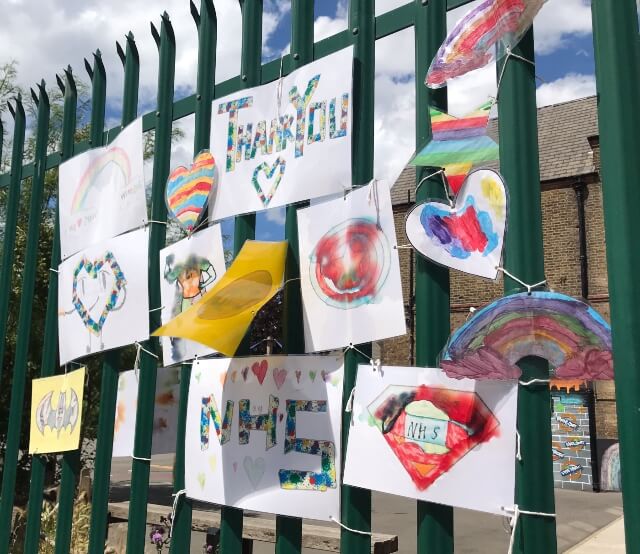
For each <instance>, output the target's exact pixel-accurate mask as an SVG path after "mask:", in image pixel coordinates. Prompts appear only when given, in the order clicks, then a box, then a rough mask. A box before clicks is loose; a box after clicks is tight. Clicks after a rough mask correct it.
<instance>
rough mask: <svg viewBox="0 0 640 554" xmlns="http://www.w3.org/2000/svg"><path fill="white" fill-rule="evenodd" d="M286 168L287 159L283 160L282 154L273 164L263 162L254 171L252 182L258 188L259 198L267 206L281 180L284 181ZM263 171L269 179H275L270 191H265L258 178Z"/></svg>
mask: <svg viewBox="0 0 640 554" xmlns="http://www.w3.org/2000/svg"><path fill="white" fill-rule="evenodd" d="M286 168H287V162H286V160H283V159H282V158H281V157H280V156H278V157H277V158H276V160H275V161H274V162H273V165H271V166H270V165H269V164H268V163H267V162H263V163H261V164H260V165H259V166H258V167H256V168H255V170H254V171H253V178H252V179H251V183H252V184H253V188H254V189H256V192H257V193H258V198H260V201H261V202H262V205H263V206H264V207H265V208H266V207H267V206H268V205H269V203H270V202H271V200H272V198H273V196H274V195H275V193H276V190H278V186H279V185H280V181H282V177H283V176H284V170H285V169H286ZM276 171H277V174H276ZM261 172H262V173H263V174H264V176H265V177H266V178H267V180H268V181H271V180H272V179H274V181H273V184H272V185H271V188H270V189H269V191H268V192H265V189H264V188H262V185H260V182H259V180H258V177H259V176H260V173H261Z"/></svg>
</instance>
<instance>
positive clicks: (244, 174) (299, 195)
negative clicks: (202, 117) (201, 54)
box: [209, 47, 353, 220]
mask: <svg viewBox="0 0 640 554" xmlns="http://www.w3.org/2000/svg"><path fill="white" fill-rule="evenodd" d="M352 59H353V49H352V47H349V48H345V49H343V50H341V51H340V52H337V53H335V54H331V55H330V56H326V57H324V58H322V59H320V60H318V61H316V62H313V63H310V64H308V65H305V66H304V67H302V68H300V69H298V70H296V71H293V72H292V73H290V74H289V75H287V76H285V77H283V78H282V79H281V80H280V79H279V80H276V81H274V82H272V83H269V84H266V85H262V86H259V87H255V88H250V89H246V90H243V91H241V92H238V93H235V94H232V95H229V96H226V97H224V98H220V99H218V100H216V101H215V102H214V105H213V116H212V132H211V152H212V153H213V155H214V157H215V159H216V163H217V164H218V167H219V182H218V191H217V193H216V197H215V201H214V206H213V208H212V209H210V211H209V214H210V217H211V219H212V220H220V219H223V218H225V217H229V216H232V215H237V214H243V213H248V212H257V211H260V210H265V209H267V208H275V207H277V206H284V205H286V204H288V203H293V202H298V201H300V200H306V199H309V198H315V197H319V196H326V195H328V194H332V193H334V192H340V191H342V190H343V189H344V187H349V186H351V113H352V100H351V85H352V81H353V78H352V75H353V73H352ZM279 91H280V92H281V95H280V101H278V97H279ZM278 104H280V108H278ZM310 176H313V178H310Z"/></svg>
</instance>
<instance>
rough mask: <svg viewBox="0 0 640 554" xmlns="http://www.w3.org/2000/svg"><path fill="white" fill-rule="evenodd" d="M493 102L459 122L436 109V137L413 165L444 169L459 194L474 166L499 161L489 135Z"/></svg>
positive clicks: (433, 110) (433, 117)
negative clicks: (488, 127) (488, 126)
mask: <svg viewBox="0 0 640 554" xmlns="http://www.w3.org/2000/svg"><path fill="white" fill-rule="evenodd" d="M492 106H493V102H485V103H484V104H483V105H482V106H480V107H478V108H477V109H476V110H475V111H473V112H471V113H470V114H467V115H465V116H464V117H461V118H458V117H455V116H453V115H449V114H447V113H445V112H442V111H440V110H437V109H436V108H434V107H431V109H430V116H431V130H432V136H431V138H430V140H429V142H428V143H427V144H426V145H425V146H424V147H423V148H421V149H420V150H419V151H418V152H417V153H416V155H415V156H414V157H413V159H412V160H411V162H409V163H410V165H415V166H428V167H442V168H443V169H444V174H445V175H446V177H447V182H448V184H449V187H450V188H451V190H452V191H453V193H454V194H457V193H458V191H459V190H460V188H461V187H462V184H463V182H464V180H465V177H466V176H467V174H468V173H469V171H470V170H471V168H472V167H473V166H474V165H476V166H477V165H478V164H482V163H487V162H492V161H495V160H497V159H498V156H499V153H500V148H499V147H498V145H497V144H496V142H494V140H493V139H492V138H491V137H490V136H488V135H487V125H488V123H489V114H490V112H491V107H492Z"/></svg>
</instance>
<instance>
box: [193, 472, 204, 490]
mask: <svg viewBox="0 0 640 554" xmlns="http://www.w3.org/2000/svg"><path fill="white" fill-rule="evenodd" d="M196 478H197V479H198V484H199V485H200V488H201V489H204V484H205V482H206V481H207V476H206V475H205V474H204V473H198V475H197V476H196Z"/></svg>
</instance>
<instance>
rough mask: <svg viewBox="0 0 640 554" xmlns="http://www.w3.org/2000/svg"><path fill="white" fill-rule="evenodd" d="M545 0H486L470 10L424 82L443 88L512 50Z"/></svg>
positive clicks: (449, 39)
mask: <svg viewBox="0 0 640 554" xmlns="http://www.w3.org/2000/svg"><path fill="white" fill-rule="evenodd" d="M545 2H546V0H484V1H483V2H481V3H480V4H478V5H476V6H475V7H474V8H472V9H471V10H469V11H468V12H467V13H466V14H465V15H464V16H463V17H462V18H461V19H460V20H459V21H458V22H457V23H456V24H455V26H454V28H453V29H452V30H451V32H450V33H449V34H448V35H447V37H446V39H445V40H444V42H443V43H442V45H441V46H440V48H439V49H438V52H437V53H436V55H435V57H434V58H433V61H432V62H431V66H430V67H429V71H428V72H427V76H426V78H425V84H426V85H427V86H428V87H430V88H440V87H443V86H445V85H446V84H447V81H448V80H449V79H453V78H454V77H459V76H461V75H464V74H465V73H468V72H469V71H473V70H474V69H478V68H480V67H484V66H485V65H487V64H489V63H491V62H492V61H494V60H496V59H500V58H501V57H502V56H504V55H505V54H506V53H507V52H508V51H509V50H511V49H513V48H514V47H515V46H516V45H517V44H518V42H520V39H521V38H522V37H523V35H524V34H525V32H526V31H527V29H528V28H529V27H530V26H531V24H532V23H533V20H534V18H535V17H536V15H537V14H538V12H539V11H540V9H541V8H542V6H543V5H544V3H545Z"/></svg>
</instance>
